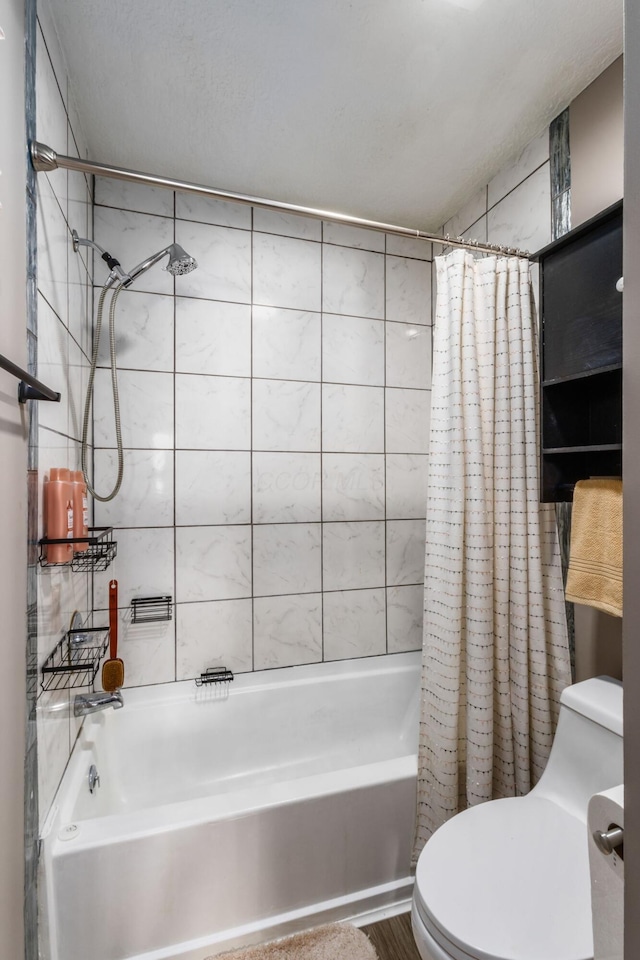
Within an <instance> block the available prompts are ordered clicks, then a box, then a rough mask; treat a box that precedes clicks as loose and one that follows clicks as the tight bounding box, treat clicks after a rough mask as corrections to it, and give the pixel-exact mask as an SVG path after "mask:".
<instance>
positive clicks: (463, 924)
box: [415, 796, 593, 960]
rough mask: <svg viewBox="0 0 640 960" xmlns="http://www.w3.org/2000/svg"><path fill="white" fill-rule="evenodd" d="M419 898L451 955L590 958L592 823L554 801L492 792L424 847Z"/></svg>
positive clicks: (496, 959)
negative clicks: (500, 797)
mask: <svg viewBox="0 0 640 960" xmlns="http://www.w3.org/2000/svg"><path fill="white" fill-rule="evenodd" d="M415 897H416V904H417V907H418V910H419V913H420V915H421V916H422V919H423V921H424V923H425V925H426V927H427V929H428V930H429V932H430V933H431V935H432V936H433V938H434V939H435V940H436V941H437V942H439V943H440V944H441V946H443V948H444V949H445V950H448V951H449V952H450V953H451V955H452V956H454V957H455V956H462V957H465V958H466V957H470V958H477V960H541V958H544V960H591V958H593V935H592V930H591V884H590V874H589V854H588V848H587V827H586V824H585V823H583V822H582V821H580V820H578V819H576V818H575V817H573V816H571V815H570V814H568V813H566V812H565V811H564V810H562V809H561V808H560V807H558V806H556V804H554V803H551V801H549V800H543V799H538V798H537V797H531V796H529V797H520V798H512V799H506V800H494V801H492V802H491V803H485V804H481V805H480V806H477V807H473V808H471V809H470V810H465V811H464V812H463V813H461V814H458V816H456V817H454V818H453V819H452V820H449V821H448V822H447V823H445V824H444V826H442V827H440V829H439V830H438V831H437V832H436V833H435V834H434V835H433V836H432V837H431V839H430V840H429V842H428V843H427V845H426V847H425V848H424V850H423V852H422V854H421V855H420V859H419V860H418V866H417V869H416V891H415ZM452 947H453V949H452Z"/></svg>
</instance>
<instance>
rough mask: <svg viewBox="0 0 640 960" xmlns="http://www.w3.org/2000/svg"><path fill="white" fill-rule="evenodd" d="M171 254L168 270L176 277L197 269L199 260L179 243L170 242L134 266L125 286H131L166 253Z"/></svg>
mask: <svg viewBox="0 0 640 960" xmlns="http://www.w3.org/2000/svg"><path fill="white" fill-rule="evenodd" d="M167 253H168V254H169V262H168V263H167V270H168V271H169V273H171V274H172V275H173V276H174V277H179V276H181V275H182V274H183V273H191V271H192V270H195V269H196V267H197V266H198V264H197V262H196V261H195V260H194V258H193V257H191V256H190V255H189V254H188V253H187V252H186V251H185V250H183V249H182V247H181V246H180V244H178V243H170V244H169V246H168V247H165V248H164V249H163V250H159V251H158V252H157V253H154V254H153V256H152V257H149V258H148V259H147V260H143V261H142V263H139V264H138V266H137V267H134V268H133V270H131V271H130V273H129V280H128V282H126V283H125V286H127V287H128V286H129V284H130V283H132V282H133V281H134V280H135V279H136V277H139V276H140V274H141V273H144V272H145V271H146V270H148V269H149V267H152V266H153V265H154V263H157V262H158V260H162V258H163V257H164V256H165V254H167Z"/></svg>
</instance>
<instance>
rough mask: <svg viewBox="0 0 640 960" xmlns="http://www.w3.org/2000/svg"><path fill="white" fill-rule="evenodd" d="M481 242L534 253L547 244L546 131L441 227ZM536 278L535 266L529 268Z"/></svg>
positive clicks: (445, 231) (549, 180) (548, 189)
mask: <svg viewBox="0 0 640 960" xmlns="http://www.w3.org/2000/svg"><path fill="white" fill-rule="evenodd" d="M442 232H443V234H449V236H451V237H455V236H457V235H458V234H461V235H463V236H465V237H470V238H472V239H475V240H479V241H480V242H481V243H498V244H503V245H508V246H511V247H520V248H521V249H522V250H529V251H530V252H531V253H534V252H535V251H536V250H539V249H540V248H541V247H543V246H545V245H546V244H547V243H550V242H551V239H552V237H551V174H550V166H549V129H548V128H545V129H544V130H543V132H542V133H541V134H540V135H539V136H538V137H535V138H534V139H533V140H531V142H530V143H529V144H527V146H526V147H525V148H524V150H523V151H522V152H521V153H520V154H519V155H518V156H517V157H515V158H514V159H513V161H512V162H510V163H507V164H505V166H504V167H503V168H502V169H501V170H500V172H499V173H497V174H496V176H495V177H494V178H493V179H492V180H491V181H490V182H489V183H488V184H486V186H483V187H482V188H481V189H480V190H478V191H477V193H476V194H475V195H474V196H473V197H472V198H471V199H470V200H469V201H468V202H467V203H466V204H465V205H464V206H463V207H462V209H461V210H460V211H459V212H458V213H457V214H456V215H455V216H454V217H452V218H451V219H450V220H448V221H447V223H445V225H444V227H443V231H442ZM532 272H533V275H534V277H535V276H536V273H537V267H534V269H533V271H532Z"/></svg>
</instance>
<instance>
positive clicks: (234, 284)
mask: <svg viewBox="0 0 640 960" xmlns="http://www.w3.org/2000/svg"><path fill="white" fill-rule="evenodd" d="M94 222H95V234H96V240H97V242H99V243H100V244H101V245H103V246H107V248H108V249H109V250H110V252H111V253H112V254H113V255H114V256H117V257H118V259H120V260H121V262H122V263H123V265H124V266H125V268H126V267H129V266H130V265H131V266H132V265H134V264H136V263H138V262H139V261H141V260H143V259H145V257H146V256H148V255H149V254H150V253H152V252H154V251H155V250H157V249H159V248H160V247H162V246H163V245H164V244H166V243H169V242H171V241H172V240H173V239H174V238H175V239H176V241H177V242H179V243H181V244H182V245H183V246H184V247H185V249H187V250H188V251H189V252H190V253H191V254H192V255H193V256H195V257H196V259H197V260H198V263H199V268H198V270H196V271H195V272H194V273H192V274H189V275H187V276H183V277H177V278H175V279H174V278H172V277H170V276H169V275H168V274H166V273H163V272H162V270H161V269H160V268H159V267H155V268H153V269H152V270H150V271H149V272H148V274H146V275H145V278H144V282H140V283H136V284H135V285H134V287H133V288H132V289H131V290H130V291H126V292H123V294H122V296H121V297H120V300H119V307H118V317H117V341H118V352H119V363H120V367H121V371H122V372H121V374H120V393H121V412H122V420H123V436H124V445H125V478H124V483H123V488H122V493H121V494H120V496H119V497H118V498H117V499H116V500H115V501H113V502H112V503H109V504H96V516H97V520H98V522H100V523H109V524H113V525H114V526H115V527H116V528H117V532H116V535H117V539H118V557H117V559H116V562H115V564H114V566H113V568H112V569H111V570H109V571H108V572H107V573H106V574H104V575H103V576H101V577H96V579H95V603H96V610H97V611H102V610H104V609H105V607H106V585H107V580H108V579H109V577H110V576H116V577H117V578H118V579H119V581H120V597H121V600H122V611H121V613H122V617H123V622H126V623H127V628H126V631H125V633H124V635H123V638H122V644H121V650H120V653H121V655H122V657H123V659H124V661H125V664H127V683H129V684H134V685H135V684H145V683H152V682H155V681H156V680H158V679H161V680H174V679H175V680H182V679H186V678H190V677H195V676H197V675H198V674H199V673H200V672H202V671H203V670H204V669H206V668H207V667H210V666H214V665H219V664H223V663H224V664H226V665H228V666H230V667H231V668H232V669H233V670H236V671H240V672H242V671H250V670H261V669H267V668H271V667H280V666H287V665H292V664H299V663H309V662H317V661H321V660H334V659H342V658H347V657H359V656H377V655H380V654H384V653H388V652H389V653H390V652H397V651H400V650H409V649H416V648H418V647H419V646H420V645H421V641H422V638H421V622H422V588H421V582H422V561H421V555H422V553H423V547H424V525H425V521H424V517H425V485H426V461H427V437H428V424H429V409H430V386H431V325H430V324H431V257H432V250H431V246H430V245H428V244H424V243H421V242H419V241H417V240H405V239H403V238H396V237H386V236H384V235H383V234H380V233H377V232H374V231H368V230H360V229H354V228H347V227H343V226H339V225H337V224H332V223H321V222H319V221H317V220H312V219H308V218H304V217H295V216H290V215H281V214H276V213H274V212H272V211H269V210H259V209H256V210H250V209H248V208H247V207H240V206H234V205H233V204H228V203H218V202H214V201H207V200H205V199H202V198H193V197H188V196H182V195H180V194H176V195H175V196H174V195H173V194H171V193H166V194H162V193H161V192H159V191H157V190H145V189H142V188H139V187H136V188H133V187H127V186H123V185H122V184H121V183H118V182H116V181H113V182H111V181H107V180H103V181H101V180H98V181H97V183H96V207H95V221H94ZM101 268H102V265H101V264H100V265H97V266H96V282H99V281H100V280H102V279H103V277H102V274H101V272H100V271H101ZM102 272H104V271H102ZM142 279H143V278H141V281H142ZM100 364H101V366H102V369H101V370H100V371H99V376H98V380H97V394H96V411H95V440H96V450H95V471H96V482H97V484H98V486H99V487H106V486H108V484H109V481H110V479H111V478H112V477H113V475H114V473H115V470H116V457H115V451H114V449H113V446H114V440H113V426H112V411H111V407H110V390H109V375H108V371H107V369H106V367H107V355H106V352H104V351H103V352H102V353H101V354H100ZM145 593H146V594H162V593H167V594H171V595H172V596H173V597H174V598H175V600H176V606H175V616H174V619H173V621H172V622H171V625H170V626H167V625H166V624H162V625H158V627H159V629H158V631H157V633H156V635H155V636H154V628H153V626H151V627H145V628H144V635H143V629H142V628H137V627H136V626H134V625H132V624H131V623H130V618H129V616H128V610H127V604H128V603H129V601H130V599H131V597H132V596H136V595H144V594H145ZM138 633H139V636H138ZM129 651H130V653H129ZM145 657H148V658H149V661H148V663H145ZM129 659H130V660H131V661H132V668H131V669H129V665H128V661H129Z"/></svg>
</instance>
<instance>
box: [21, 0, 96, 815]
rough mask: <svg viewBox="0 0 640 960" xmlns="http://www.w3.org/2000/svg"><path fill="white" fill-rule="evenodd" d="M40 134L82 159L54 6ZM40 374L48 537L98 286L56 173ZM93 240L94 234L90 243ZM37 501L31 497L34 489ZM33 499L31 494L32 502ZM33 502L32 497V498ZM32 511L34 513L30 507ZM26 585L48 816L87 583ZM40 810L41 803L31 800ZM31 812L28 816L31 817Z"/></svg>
mask: <svg viewBox="0 0 640 960" xmlns="http://www.w3.org/2000/svg"><path fill="white" fill-rule="evenodd" d="M36 135H37V138H38V139H39V140H41V141H43V142H44V143H46V144H49V145H50V146H52V147H53V148H54V149H56V150H59V151H60V152H61V153H66V154H68V155H70V156H79V155H82V156H86V152H85V150H84V147H83V141H82V139H81V132H80V129H79V124H78V123H77V119H76V115H75V112H74V107H73V100H72V95H71V91H70V89H69V84H68V81H67V72H66V68H65V64H64V59H63V57H62V54H61V52H60V48H59V46H58V42H57V37H56V34H55V30H54V28H53V26H52V22H51V19H50V14H49V11H48V6H47V4H46V3H45V2H43V0H40V2H39V3H38V22H37V33H36ZM36 183H37V277H38V291H37V340H36V342H35V347H36V350H37V371H38V376H39V377H40V379H41V380H43V381H44V382H45V383H46V384H47V385H49V386H51V387H52V388H53V389H54V390H58V391H59V392H60V393H61V395H62V397H61V402H60V403H44V402H41V403H38V404H31V405H30V406H31V411H30V414H31V416H32V417H33V418H37V428H36V429H37V434H36V435H37V478H38V483H37V510H38V518H37V525H36V523H35V522H34V524H33V527H37V534H36V538H39V537H41V536H42V535H43V529H42V483H43V479H44V477H45V475H46V474H47V473H48V471H49V469H50V468H51V467H69V468H70V469H72V470H76V469H79V468H80V455H79V440H80V434H81V410H82V398H83V395H84V390H85V385H86V375H87V369H88V363H89V361H88V357H87V354H88V353H89V350H90V338H91V325H90V319H91V309H90V304H91V297H92V285H91V278H90V275H89V272H88V263H89V261H88V259H87V257H86V255H84V256H79V255H78V254H75V253H74V252H73V248H72V244H71V230H72V229H73V228H76V229H77V230H78V232H79V233H80V234H83V235H84V236H87V234H88V233H89V231H90V230H91V223H92V206H91V203H92V197H91V190H90V184H89V183H88V181H87V180H86V179H85V177H84V176H82V175H81V174H71V173H69V174H67V172H66V171H64V170H57V171H54V172H52V173H49V174H44V173H40V174H38V176H37V180H36ZM89 235H90V234H89ZM34 493H35V489H34ZM30 497H31V493H30ZM34 500H35V495H34ZM30 509H31V510H34V511H35V509H36V504H35V503H30ZM29 576H30V578H31V580H32V581H34V580H35V581H36V584H37V586H36V589H35V590H34V593H36V595H37V617H36V622H37V660H38V663H37V670H36V671H34V673H35V676H34V682H35V683H36V684H37V688H36V689H37V692H38V700H37V743H38V796H39V800H38V806H39V811H40V822H41V823H42V820H43V819H44V817H46V814H47V811H48V809H49V806H50V804H51V800H52V799H53V795H54V792H55V790H56V787H57V785H58V782H59V780H60V777H61V776H62V773H63V771H64V768H65V766H66V763H67V760H68V758H69V753H70V750H71V747H72V746H73V742H74V740H75V738H76V733H77V722H76V721H75V720H74V719H73V717H72V716H70V714H71V711H70V710H69V703H70V693H69V691H62V692H58V693H52V692H42V691H41V688H40V683H39V681H40V679H41V677H40V667H41V666H42V663H43V662H44V660H45V659H46V657H47V656H48V655H49V654H50V653H51V651H52V650H53V648H54V647H55V645H56V643H57V642H58V641H59V640H60V638H61V637H62V636H63V634H64V633H65V631H66V630H68V629H69V625H70V620H71V615H72V613H73V611H74V610H79V611H80V613H81V614H82V616H83V617H85V618H86V617H88V616H89V615H90V611H91V593H90V587H91V585H90V582H89V576H88V574H86V573H85V574H81V573H73V572H72V571H71V569H70V568H69V567H66V566H65V567H57V568H55V567H54V568H49V569H47V570H43V569H41V568H40V567H39V566H38V564H37V548H36V546H35V545H33V544H32V545H31V550H30V569H29ZM31 799H32V803H34V804H35V802H36V797H35V796H33V797H32V798H31ZM31 813H33V811H28V816H30V815H31Z"/></svg>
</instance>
